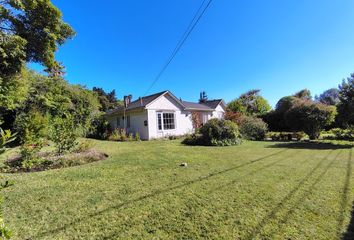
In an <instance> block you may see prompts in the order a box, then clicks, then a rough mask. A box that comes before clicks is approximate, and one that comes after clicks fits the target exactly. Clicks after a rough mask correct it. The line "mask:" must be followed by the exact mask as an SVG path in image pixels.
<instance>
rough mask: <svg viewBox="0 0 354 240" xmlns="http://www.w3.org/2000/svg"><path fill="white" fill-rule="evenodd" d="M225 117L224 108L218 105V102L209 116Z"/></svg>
mask: <svg viewBox="0 0 354 240" xmlns="http://www.w3.org/2000/svg"><path fill="white" fill-rule="evenodd" d="M224 117H225V110H224V109H223V108H222V107H221V106H220V104H219V105H218V106H217V107H216V108H215V111H213V115H212V116H211V118H218V119H223V118H224Z"/></svg>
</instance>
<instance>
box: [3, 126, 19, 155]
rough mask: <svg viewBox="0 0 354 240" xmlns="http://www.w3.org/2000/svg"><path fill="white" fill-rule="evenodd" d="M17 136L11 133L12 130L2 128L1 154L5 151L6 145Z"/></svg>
mask: <svg viewBox="0 0 354 240" xmlns="http://www.w3.org/2000/svg"><path fill="white" fill-rule="evenodd" d="M14 140H15V136H14V135H13V134H12V133H11V131H10V130H5V131H4V130H2V128H0V154H2V153H4V152H5V145H6V144H8V143H10V142H12V141H14Z"/></svg>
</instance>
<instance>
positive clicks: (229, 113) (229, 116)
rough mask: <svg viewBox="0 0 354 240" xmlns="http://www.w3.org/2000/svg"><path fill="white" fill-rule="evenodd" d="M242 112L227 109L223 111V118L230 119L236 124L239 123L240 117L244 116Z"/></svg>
mask: <svg viewBox="0 0 354 240" xmlns="http://www.w3.org/2000/svg"><path fill="white" fill-rule="evenodd" d="M244 116H245V115H244V114H242V113H240V112H232V111H229V110H227V111H226V113H225V119H226V120H230V121H232V122H234V123H236V124H237V125H239V124H240V123H241V122H242V119H243V118H244Z"/></svg>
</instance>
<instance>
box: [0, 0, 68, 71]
mask: <svg viewBox="0 0 354 240" xmlns="http://www.w3.org/2000/svg"><path fill="white" fill-rule="evenodd" d="M0 20H1V21H0V33H1V35H2V36H3V41H1V45H0V56H1V55H2V56H5V57H0V60H1V61H0V69H3V68H6V70H7V71H6V73H13V72H16V70H17V71H18V70H19V69H20V68H21V66H22V64H23V62H24V61H26V62H36V63H42V64H43V65H44V66H46V67H47V68H49V69H51V68H53V67H55V66H56V65H57V64H58V63H57V62H56V61H55V59H54V53H55V52H56V51H57V48H58V46H59V45H62V44H64V43H65V41H66V40H67V39H69V38H72V37H73V36H74V31H73V30H72V28H71V27H70V26H69V25H68V24H66V23H65V22H63V20H62V14H61V12H60V11H59V9H57V8H56V7H55V6H54V5H53V4H52V3H51V2H50V1H49V0H21V1H14V0H3V1H1V5H0ZM13 50H15V51H14V54H13V56H12V54H10V53H12V51H13ZM1 74H3V72H2V71H1Z"/></svg>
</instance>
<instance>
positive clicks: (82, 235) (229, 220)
mask: <svg viewBox="0 0 354 240" xmlns="http://www.w3.org/2000/svg"><path fill="white" fill-rule="evenodd" d="M94 144H95V146H96V148H97V149H98V150H101V151H103V152H105V153H107V154H108V155H109V156H110V157H109V158H108V159H107V160H105V161H101V162H96V163H92V164H87V165H83V166H78V167H72V168H66V169H57V170H50V171H46V172H38V173H22V174H9V175H6V178H8V179H11V180H13V181H15V185H14V186H12V187H11V188H10V189H6V190H5V191H4V194H5V196H6V199H5V206H4V207H5V209H4V210H5V219H6V221H7V224H8V226H9V227H10V228H11V229H12V230H13V232H14V239H341V238H342V237H343V236H344V234H346V235H345V236H349V235H348V233H350V231H351V230H352V229H350V228H351V227H350V226H351V225H353V224H352V223H353V219H352V218H351V210H352V202H353V200H354V186H353V180H354V175H353V161H354V156H353V153H352V149H351V148H348V147H347V146H344V145H343V146H342V147H338V146H333V145H331V144H326V145H323V146H322V145H321V146H320V145H314V144H311V143H308V144H301V145H298V147H296V145H294V144H287V143H272V142H246V143H244V144H243V145H241V146H234V147H190V146H183V145H181V144H180V141H179V140H176V141H151V142H129V143H119V142H104V141H94ZM319 146H320V147H319ZM182 162H187V163H188V167H179V164H180V163H182ZM348 225H349V227H347V226H348ZM343 238H344V237H343ZM348 239H349V238H348Z"/></svg>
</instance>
